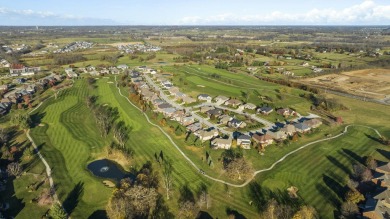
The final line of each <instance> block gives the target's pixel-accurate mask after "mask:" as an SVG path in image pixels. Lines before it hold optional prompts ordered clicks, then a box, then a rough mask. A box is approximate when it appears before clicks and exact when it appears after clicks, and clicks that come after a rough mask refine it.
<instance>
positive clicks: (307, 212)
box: [293, 205, 319, 219]
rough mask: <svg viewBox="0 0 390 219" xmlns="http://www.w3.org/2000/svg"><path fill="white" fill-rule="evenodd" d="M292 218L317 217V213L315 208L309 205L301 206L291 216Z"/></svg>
mask: <svg viewBox="0 0 390 219" xmlns="http://www.w3.org/2000/svg"><path fill="white" fill-rule="evenodd" d="M293 218H294V219H317V218H319V217H318V213H317V211H316V209H315V208H313V207H311V206H306V205H305V206H302V207H301V208H300V209H299V211H298V212H296V213H295V214H294V216H293Z"/></svg>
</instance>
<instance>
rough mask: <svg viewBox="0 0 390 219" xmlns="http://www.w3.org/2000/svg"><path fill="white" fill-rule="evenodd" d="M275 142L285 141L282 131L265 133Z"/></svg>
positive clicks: (285, 136)
mask: <svg viewBox="0 0 390 219" xmlns="http://www.w3.org/2000/svg"><path fill="white" fill-rule="evenodd" d="M267 134H269V135H270V136H271V137H272V138H273V139H275V140H276V141H283V140H285V139H287V134H286V133H285V132H283V131H276V132H267Z"/></svg>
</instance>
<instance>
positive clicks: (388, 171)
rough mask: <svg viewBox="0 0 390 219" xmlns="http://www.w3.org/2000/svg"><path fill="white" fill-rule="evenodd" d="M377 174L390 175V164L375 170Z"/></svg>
mask: <svg viewBox="0 0 390 219" xmlns="http://www.w3.org/2000/svg"><path fill="white" fill-rule="evenodd" d="M375 171H376V172H378V173H384V174H389V175H390V162H388V163H386V164H384V165H381V166H378V167H377V168H376V169H375Z"/></svg>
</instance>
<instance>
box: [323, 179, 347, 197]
mask: <svg viewBox="0 0 390 219" xmlns="http://www.w3.org/2000/svg"><path fill="white" fill-rule="evenodd" d="M322 180H323V181H324V183H325V185H326V186H328V188H329V189H330V190H332V191H333V192H334V193H335V194H336V195H337V196H338V198H339V199H340V200H342V199H343V197H344V193H345V187H344V186H342V185H341V184H340V183H339V182H337V181H336V180H334V179H333V178H331V177H329V176H327V175H325V174H322Z"/></svg>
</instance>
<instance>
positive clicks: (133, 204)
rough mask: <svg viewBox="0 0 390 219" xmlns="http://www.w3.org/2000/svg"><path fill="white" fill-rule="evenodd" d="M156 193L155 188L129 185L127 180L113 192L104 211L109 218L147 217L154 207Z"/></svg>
mask: <svg viewBox="0 0 390 219" xmlns="http://www.w3.org/2000/svg"><path fill="white" fill-rule="evenodd" d="M157 198H158V193H157V191H156V189H155V188H146V187H143V186H140V185H136V186H131V184H130V183H129V182H127V181H124V182H121V186H120V187H119V188H118V189H117V190H115V191H114V192H113V196H112V197H111V198H110V200H109V202H108V204H107V207H106V211H107V215H108V217H109V218H134V217H140V218H148V215H150V213H151V212H152V211H153V210H154V209H155V207H156V202H157Z"/></svg>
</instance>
